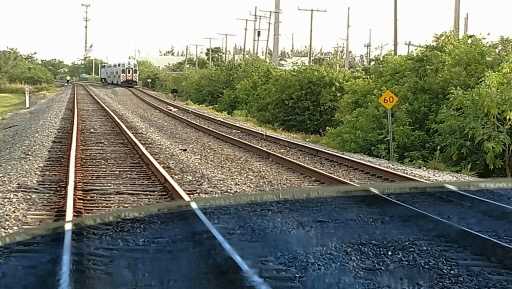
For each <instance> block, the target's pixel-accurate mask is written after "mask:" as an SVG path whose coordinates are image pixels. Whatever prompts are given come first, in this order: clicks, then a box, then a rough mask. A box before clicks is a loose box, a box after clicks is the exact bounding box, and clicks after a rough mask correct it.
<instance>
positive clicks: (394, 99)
mask: <svg viewBox="0 0 512 289" xmlns="http://www.w3.org/2000/svg"><path fill="white" fill-rule="evenodd" d="M398 100H400V99H399V98H398V96H396V95H394V94H393V93H392V92H391V91H389V90H388V91H386V92H384V94H383V95H382V96H381V97H380V98H379V102H380V104H382V105H383V106H384V107H385V108H387V109H392V108H393V106H395V105H396V104H397V103H398Z"/></svg>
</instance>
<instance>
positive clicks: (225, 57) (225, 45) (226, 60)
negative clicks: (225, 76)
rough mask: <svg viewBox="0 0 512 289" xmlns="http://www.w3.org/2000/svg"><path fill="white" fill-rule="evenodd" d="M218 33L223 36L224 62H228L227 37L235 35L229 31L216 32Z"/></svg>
mask: <svg viewBox="0 0 512 289" xmlns="http://www.w3.org/2000/svg"><path fill="white" fill-rule="evenodd" d="M217 34H219V35H222V36H224V37H225V43H224V63H227V62H228V37H229V36H235V35H234V34H229V33H217Z"/></svg>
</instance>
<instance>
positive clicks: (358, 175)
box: [130, 88, 425, 185]
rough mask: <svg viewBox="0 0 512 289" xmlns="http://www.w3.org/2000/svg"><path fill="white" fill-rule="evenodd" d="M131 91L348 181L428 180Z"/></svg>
mask: <svg viewBox="0 0 512 289" xmlns="http://www.w3.org/2000/svg"><path fill="white" fill-rule="evenodd" d="M130 91H131V92H132V93H133V94H135V95H136V96H137V97H139V98H140V99H141V100H143V101H144V102H146V103H148V104H149V105H151V106H153V107H155V108H156V109H159V110H160V111H162V112H164V113H167V114H169V115H170V116H172V117H174V118H180V117H181V119H186V120H187V121H189V122H193V123H195V124H194V126H195V127H198V126H202V127H206V128H207V129H209V130H211V131H217V132H220V133H222V134H225V135H227V136H230V137H232V138H236V139H239V140H243V141H245V142H247V143H249V144H251V145H253V146H257V147H260V148H263V149H266V150H268V151H271V152H273V153H276V154H279V155H281V156H283V157H286V158H289V159H292V160H295V161H296V162H299V163H302V164H304V165H306V166H308V167H311V168H314V169H316V170H319V171H322V172H325V173H327V174H329V175H331V176H334V177H337V178H338V179H341V180H343V181H344V182H345V184H359V185H364V184H371V183H394V182H425V181H424V180H421V179H418V178H415V177H412V176H408V175H405V174H402V173H399V172H395V171H392V170H389V169H386V168H382V167H379V166H376V165H373V164H370V163H368V162H364V161H360V160H356V159H353V158H350V157H347V156H344V155H341V154H337V153H334V152H331V151H328V150H324V149H321V148H318V147H314V146H311V145H307V144H304V143H300V142H297V141H293V140H289V139H285V138H282V137H279V136H275V135H269V134H266V133H263V132H260V131H257V130H255V129H252V128H248V127H244V126H240V125H237V124H234V123H232V122H229V121H226V120H223V119H219V118H215V117H213V116H210V115H207V114H206V113H203V112H200V111H197V110H194V109H191V108H188V107H185V106H183V105H181V104H178V103H176V102H171V101H168V100H165V99H163V98H161V97H159V96H157V95H155V94H154V93H152V92H148V91H146V90H143V89H140V88H133V89H130Z"/></svg>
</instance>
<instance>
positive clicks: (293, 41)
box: [292, 33, 295, 52]
mask: <svg viewBox="0 0 512 289" xmlns="http://www.w3.org/2000/svg"><path fill="white" fill-rule="evenodd" d="M294 51H295V34H294V33H292V52H294Z"/></svg>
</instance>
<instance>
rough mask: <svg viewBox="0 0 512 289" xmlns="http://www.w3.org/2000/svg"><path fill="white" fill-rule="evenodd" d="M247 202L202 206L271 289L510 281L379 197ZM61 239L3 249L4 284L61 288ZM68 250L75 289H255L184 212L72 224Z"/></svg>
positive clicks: (409, 288)
mask: <svg viewBox="0 0 512 289" xmlns="http://www.w3.org/2000/svg"><path fill="white" fill-rule="evenodd" d="M247 198H248V199H244V198H243V197H237V198H225V199H224V198H222V199H205V200H200V201H198V203H199V206H200V207H202V208H203V212H204V213H205V215H206V216H207V217H208V218H209V219H210V220H211V221H212V223H213V224H214V225H215V226H216V228H217V229H218V230H219V231H220V232H221V234H223V236H224V237H225V238H226V239H227V240H228V242H230V243H231V245H232V246H233V247H234V248H235V250H236V251H237V252H238V253H239V254H240V255H241V257H242V258H243V259H244V260H245V261H246V262H247V263H248V264H249V266H250V267H251V268H253V269H255V271H256V272H257V273H258V274H259V275H260V276H261V277H262V278H264V279H265V280H266V281H267V282H268V283H269V284H270V285H271V286H272V288H315V289H320V288H322V289H323V288H325V289H327V288H356V289H359V288H361V289H363V288H364V289H367V288H386V289H387V288H390V289H394V288H397V289H398V288H399V289H404V288H406V289H420V288H447V289H448V288H450V289H451V288H460V289H462V288H464V289H470V288H475V289H476V288H512V271H509V270H507V269H506V268H504V267H503V265H501V264H499V263H493V262H492V261H490V260H487V259H486V258H484V257H482V256H479V255H478V254H474V253H472V252H470V250H469V249H467V248H465V247H463V246H461V245H460V244H459V243H458V242H457V240H455V239H453V238H451V237H450V235H449V234H447V233H446V232H444V230H443V229H442V228H440V226H439V224H437V223H433V222H431V221H430V220H429V219H426V218H424V217H421V216H420V215H418V214H417V213H414V212H412V211H410V210H407V209H404V208H402V207H399V206H397V205H394V204H392V203H390V202H388V201H384V200H383V199H381V198H379V197H377V196H374V195H355V196H350V197H347V196H344V197H341V196H330V197H319V198H298V199H293V200H283V199H279V197H277V195H276V196H275V197H270V198H268V197H262V198H258V196H251V197H247ZM249 198H250V199H249ZM277 199H279V200H277ZM62 235H63V234H62V233H54V234H50V235H47V236H44V237H38V238H33V239H31V240H28V241H23V242H19V243H15V244H11V245H7V246H4V247H0V288H57V287H56V285H57V284H58V274H59V267H60V258H61V257H60V254H61V250H62V239H63V236H62ZM72 250H73V251H72V256H73V260H72V262H73V267H72V274H71V280H72V284H73V288H251V287H250V286H248V285H247V284H246V281H245V278H244V277H243V276H242V275H241V274H240V272H239V269H238V267H237V266H236V265H235V264H234V262H233V261H232V260H231V259H230V258H229V257H228V256H226V254H225V253H224V251H223V249H222V248H221V247H220V246H219V245H218V243H217V242H216V241H215V239H214V238H213V237H212V235H211V234H210V232H208V231H207V229H206V228H205V226H204V225H203V224H202V223H201V222H200V221H199V220H198V218H197V217H196V216H195V215H194V213H193V212H192V211H190V210H178V211H173V212H169V213H160V214H156V215H150V216H147V217H139V218H135V219H126V220H121V221H111V222H108V223H104V224H100V225H92V226H85V227H83V226H78V227H77V228H76V229H75V230H74V234H73V249H72Z"/></svg>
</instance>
